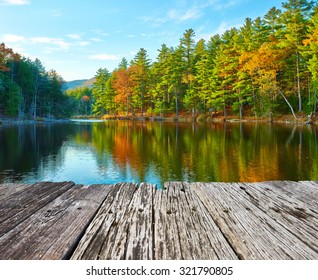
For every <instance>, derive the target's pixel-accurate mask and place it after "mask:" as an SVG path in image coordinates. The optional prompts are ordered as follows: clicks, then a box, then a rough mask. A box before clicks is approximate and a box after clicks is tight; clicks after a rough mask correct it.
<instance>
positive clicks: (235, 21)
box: [0, 0, 282, 81]
mask: <svg viewBox="0 0 318 280" xmlns="http://www.w3.org/2000/svg"><path fill="white" fill-rule="evenodd" d="M281 2H282V1H280V0H279V1H273V0H192V1H189V0H170V1H168V0H160V1H158V0H152V1H150V0H149V1H145V0H134V1H132V0H112V1H108V0H89V1H80V0H77V1H76V0H52V1H49V0H0V42H4V43H5V44H6V45H7V46H8V47H10V48H13V50H14V51H16V52H18V53H21V54H23V55H24V56H26V57H30V58H31V59H35V58H39V59H40V60H41V61H42V62H43V64H44V66H45V67H46V69H47V70H50V69H55V70H56V71H57V72H58V73H59V74H60V75H61V76H62V77H63V78H64V79H65V80H67V81H69V80H75V79H85V78H91V77H93V76H94V75H95V73H96V71H97V70H98V69H99V68H107V69H108V70H109V71H112V70H113V69H114V68H115V67H117V65H118V64H119V62H120V60H121V59H122V58H123V57H126V58H127V59H128V60H131V59H132V58H134V56H135V54H136V53H137V52H138V50H139V49H140V48H145V49H146V50H147V52H148V54H149V57H150V58H151V59H152V60H155V58H156V56H157V50H158V49H159V48H160V46H161V44H163V43H166V44H167V45H168V46H169V47H170V46H177V45H178V43H179V39H180V38H181V37H182V36H183V33H184V31H185V30H186V29H189V28H193V29H194V31H195V33H196V39H197V40H199V39H201V38H204V39H206V40H208V39H209V38H210V37H211V36H212V35H214V34H216V33H220V34H222V33H223V32H224V31H225V30H226V29H229V28H231V27H240V26H241V25H242V24H243V22H244V19H245V18H246V17H251V18H252V19H254V18H256V17H258V16H261V17H262V16H263V15H264V14H266V12H267V11H268V10H269V9H270V8H272V7H273V6H276V7H277V8H281Z"/></svg>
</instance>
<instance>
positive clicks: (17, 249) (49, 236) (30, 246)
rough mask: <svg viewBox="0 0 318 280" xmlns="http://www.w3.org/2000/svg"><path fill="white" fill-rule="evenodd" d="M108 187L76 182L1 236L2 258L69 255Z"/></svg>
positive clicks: (59, 256) (0, 254) (0, 255)
mask: <svg viewBox="0 0 318 280" xmlns="http://www.w3.org/2000/svg"><path fill="white" fill-rule="evenodd" d="M53 190H54V189H52V191H53ZM109 191H110V187H109V186H104V185H93V186H89V187H84V186H81V185H77V186H75V187H73V188H71V189H69V190H68V191H66V192H65V193H63V194H61V196H59V197H56V198H55V199H54V200H53V201H50V202H49V203H48V204H47V205H45V206H44V207H43V208H41V209H38V210H37V211H36V212H35V213H33V214H32V215H30V216H29V218H28V219H27V220H25V221H23V222H21V223H19V224H18V225H17V226H16V227H14V228H13V229H12V230H10V231H9V232H7V233H6V234H4V235H3V236H1V237H0V259H15V260H16V259H25V260H27V259H35V260H39V259H63V258H68V257H69V254H71V252H72V251H73V249H74V246H75V245H76V244H77V242H78V241H79V238H80V237H81V236H82V234H83V233H84V230H85V228H86V227H87V226H88V224H89V222H90V221H91V220H92V218H93V216H94V214H95V213H96V212H97V210H98V208H99V207H100V205H101V203H102V201H103V200H104V198H105V197H106V195H107V193H108V192H109ZM28 214H29V213H28Z"/></svg>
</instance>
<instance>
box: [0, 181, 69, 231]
mask: <svg viewBox="0 0 318 280" xmlns="http://www.w3.org/2000/svg"><path fill="white" fill-rule="evenodd" d="M73 186H74V183H73V182H62V183H52V182H41V183H37V184H33V185H29V186H20V187H18V188H17V191H15V192H14V193H11V189H10V190H9V193H11V194H10V195H8V196H6V197H5V199H4V198H3V199H2V200H1V204H0V223H1V227H0V236H2V235H3V234H5V233H6V232H8V231H10V230H11V229H13V228H14V227H15V226H17V225H18V224H19V223H21V222H23V221H24V220H26V219H28V218H29V217H30V216H31V215H32V214H33V213H35V212H36V211H38V210H39V209H41V208H42V207H44V206H45V205H47V204H48V203H50V202H51V201H53V200H54V199H55V198H57V197H58V196H60V195H61V194H63V193H64V192H66V191H67V190H69V189H70V188H71V187H73Z"/></svg>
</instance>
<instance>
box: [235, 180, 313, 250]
mask: <svg viewBox="0 0 318 280" xmlns="http://www.w3.org/2000/svg"><path fill="white" fill-rule="evenodd" d="M237 185H238V186H239V188H236V189H237V191H238V192H239V193H240V195H242V196H243V199H246V200H248V201H250V202H251V203H252V204H254V205H255V206H256V207H258V208H259V209H261V210H262V211H263V212H264V213H266V214H267V215H269V216H270V217H271V218H273V219H274V220H275V221H277V222H278V223H280V224H281V225H282V226H283V227H284V228H286V229H287V230H288V231H289V232H290V233H291V234H293V235H295V236H297V238H299V239H300V240H302V241H303V242H304V243H306V244H307V245H308V246H309V247H311V248H312V249H313V250H315V251H316V252H317V253H318V235H313V232H318V215H317V214H318V213H317V212H314V211H312V210H311V209H309V208H308V205H306V204H305V203H303V202H301V201H299V200H296V199H294V198H293V197H292V196H287V195H285V194H284V193H282V192H281V191H279V190H278V189H277V188H274V189H268V188H263V187H262V186H259V184H258V183H249V184H243V183H237ZM317 200H318V195H317ZM317 208H318V206H317ZM316 210H318V209H316Z"/></svg>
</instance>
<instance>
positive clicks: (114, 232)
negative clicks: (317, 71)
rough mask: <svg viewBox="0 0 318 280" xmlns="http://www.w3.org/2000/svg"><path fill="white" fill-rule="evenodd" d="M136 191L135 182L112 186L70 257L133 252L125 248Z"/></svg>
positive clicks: (104, 257)
mask: <svg viewBox="0 0 318 280" xmlns="http://www.w3.org/2000/svg"><path fill="white" fill-rule="evenodd" d="M137 190H138V185H137V184H125V183H122V184H116V185H113V187H112V189H111V191H110V192H109V194H108V196H107V197H106V199H105V201H104V203H103V204H102V206H101V208H100V210H99V212H98V213H97V214H96V216H95V218H94V220H93V221H92V223H91V224H90V226H89V227H88V229H87V230H86V232H85V234H84V236H83V238H82V239H81V241H80V243H79V245H78V247H77V248H76V250H75V251H74V254H73V255H72V257H71V259H88V260H100V259H101V260H107V259H112V260H121V259H128V258H129V257H131V256H132V255H133V254H134V252H132V251H133V250H134V249H133V248H131V247H130V248H129V249H128V246H127V245H128V244H127V242H128V240H130V241H131V239H130V234H131V225H130V222H131V215H130V214H131V211H132V208H134V207H135V204H134V203H133V201H134V194H135V193H136V192H137ZM149 202H150V201H149ZM149 202H148V203H149ZM139 207H142V206H141V205H140V206H138V209H139ZM138 209H134V210H135V211H136V210H137V211H138ZM141 209H142V208H141ZM141 213H146V211H145V212H141ZM144 220H145V218H144ZM137 251H138V252H137ZM139 253H140V248H139V249H138V248H137V249H136V255H138V254H139Z"/></svg>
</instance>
